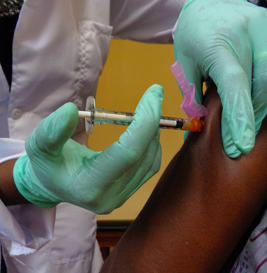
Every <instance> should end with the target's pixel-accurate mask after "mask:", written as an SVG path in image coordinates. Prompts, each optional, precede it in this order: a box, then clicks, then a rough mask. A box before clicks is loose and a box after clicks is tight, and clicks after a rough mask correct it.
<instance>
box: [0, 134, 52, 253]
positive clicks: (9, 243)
mask: <svg viewBox="0 0 267 273" xmlns="http://www.w3.org/2000/svg"><path fill="white" fill-rule="evenodd" d="M0 151H1V154H0V164H1V163H3V162H5V161H8V160H11V159H16V158H18V157H20V156H22V155H23V154H25V150H24V141H21V140H14V139H8V138H0ZM54 222H55V208H52V209H43V208H39V207H37V206H35V205H32V204H27V205H19V206H9V207H6V206H5V205H4V204H3V202H2V201H1V200H0V239H1V241H2V243H5V246H6V248H7V250H8V251H9V253H10V255H14V256H16V255H21V254H29V253H34V252H36V251H37V250H38V249H39V248H41V247H42V246H43V245H44V244H45V243H47V242H48V241H49V240H51V239H52V237H53V228H54Z"/></svg>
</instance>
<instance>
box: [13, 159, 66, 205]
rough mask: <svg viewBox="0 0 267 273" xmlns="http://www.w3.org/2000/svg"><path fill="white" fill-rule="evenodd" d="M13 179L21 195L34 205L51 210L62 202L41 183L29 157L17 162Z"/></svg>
mask: <svg viewBox="0 0 267 273" xmlns="http://www.w3.org/2000/svg"><path fill="white" fill-rule="evenodd" d="M13 178H14V182H15V185H16V187H17V189H18V191H19V192H20V194H21V195H22V196H23V197H24V198H25V199H27V200H28V201H29V202H30V203H32V204H34V205H36V206H38V207H41V208H46V209H49V208H52V207H55V206H57V205H58V204H59V203H60V202H61V200H59V199H58V198H57V197H56V196H55V195H53V194H52V193H51V192H50V191H48V190H47V189H45V188H44V187H43V186H42V185H41V184H40V183H39V181H38V178H37V177H36V175H35V173H34V171H33V170H32V168H31V165H30V161H29V158H28V156H27V155H24V156H22V157H20V158H19V159H18V160H17V161H16V163H15V166H14V169H13Z"/></svg>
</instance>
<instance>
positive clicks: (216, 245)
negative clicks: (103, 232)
mask: <svg viewBox="0 0 267 273" xmlns="http://www.w3.org/2000/svg"><path fill="white" fill-rule="evenodd" d="M204 105H205V106H206V107H207V109H208V111H209V114H208V116H207V117H206V118H205V127H204V131H203V132H202V133H191V134H190V135H189V136H188V138H187V139H186V141H185V143H184V145H183V147H182V149H181V150H180V151H179V152H178V153H177V155H176V156H175V157H174V158H173V160H172V161H171V162H170V164H169V166H168V167H167V169H166V170H165V172H164V174H163V176H162V177H161V179H160V181H159V182H158V184H157V186H156V188H155V190H154V191H153V193H152V195H151V197H150V198H149V200H148V202H147V203H146V205H145V207H144V208H143V210H142V211H141V213H140V214H139V216H138V217H137V219H136V220H135V221H134V223H133V224H132V225H131V226H130V228H129V229H128V230H127V232H126V233H125V235H124V236H123V238H122V239H121V240H120V242H119V243H118V245H117V246H116V247H115V249H114V250H113V251H112V252H111V254H110V256H109V257H108V259H107V260H106V262H105V264H104V266H103V268H102V270H101V273H106V272H116V273H117V272H120V273H122V272H127V273H131V272H138V273H141V272H144V273H149V272H153V273H154V272H160V273H162V272H163V273H164V272H168V273H170V272H175V273H177V272H179V273H211V272H212V273H215V272H220V270H221V268H222V267H223V265H224V264H225V262H226V261H227V259H228V258H229V257H230V255H231V253H232V252H233V250H234V249H235V247H236V246H237V245H238V243H239V241H240V240H241V237H242V236H243V235H244V234H245V232H246V230H247V229H248V228H249V226H250V225H251V223H252V222H253V220H254V219H255V217H256V215H257V214H258V212H259V211H260V209H261V207H262V206H263V204H264V203H265V201H266V193H267V169H266V168H265V166H266V165H267V152H266V151H267V120H266V119H265V120H264V122H263V125H262V128H261V130H260V132H259V134H258V135H257V138H256V144H255V147H254V148H253V149H252V151H251V152H250V153H249V154H248V155H241V157H240V158H238V159H235V160H233V159H230V158H228V157H227V156H226V154H225V152H224V150H223V146H222V141H221V133H220V120H221V118H220V117H221V103H220V99H219V96H218V94H217V92H216V88H215V86H214V85H213V86H212V87H211V88H209V89H208V91H207V95H206V97H205V100H204Z"/></svg>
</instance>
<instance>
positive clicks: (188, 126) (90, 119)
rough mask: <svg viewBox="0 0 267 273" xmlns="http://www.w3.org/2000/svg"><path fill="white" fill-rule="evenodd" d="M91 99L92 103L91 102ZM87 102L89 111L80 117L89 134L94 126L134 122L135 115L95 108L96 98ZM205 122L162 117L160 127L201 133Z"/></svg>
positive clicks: (83, 112) (197, 119)
mask: <svg viewBox="0 0 267 273" xmlns="http://www.w3.org/2000/svg"><path fill="white" fill-rule="evenodd" d="M90 99H91V101H90ZM88 100H89V101H87V107H86V109H88V110H87V111H79V117H81V118H85V120H86V123H85V124H86V131H87V133H88V134H91V133H92V132H93V126H94V124H105V123H108V124H114V125H126V126H128V125H130V123H131V122H132V121H133V120H134V116H135V114H134V113H130V112H121V111H110V110H105V109H101V108H95V107H94V98H92V97H89V98H88ZM203 125H204V122H203V121H202V120H200V119H199V118H197V117H196V118H195V117H194V118H187V119H183V118H173V117H165V116H161V117H160V123H159V127H160V128H163V129H176V130H190V131H192V132H201V131H202V128H203Z"/></svg>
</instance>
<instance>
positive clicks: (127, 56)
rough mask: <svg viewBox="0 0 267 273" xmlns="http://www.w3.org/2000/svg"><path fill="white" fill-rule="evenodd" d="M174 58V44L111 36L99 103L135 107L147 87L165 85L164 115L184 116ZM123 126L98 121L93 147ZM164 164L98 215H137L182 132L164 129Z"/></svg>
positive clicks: (108, 140) (110, 138)
mask: <svg viewBox="0 0 267 273" xmlns="http://www.w3.org/2000/svg"><path fill="white" fill-rule="evenodd" d="M173 62H174V54H173V46H172V45H151V44H149V45H148V44H142V43H137V42H129V41H122V40H112V42H111V48H110V52H109V56H108V60H107V63H106V65H105V68H104V70H103V74H102V75H101V77H100V82H99V87H98V91H97V96H96V107H101V108H105V109H108V110H118V111H128V112H132V111H134V110H135V108H136V106H137V104H138V102H139V100H140V98H141V97H142V95H143V93H144V92H145V91H146V89H147V88H148V87H149V86H150V85H152V84H154V83H157V84H160V85H162V86H163V87H164V101H163V105H162V115H165V116H176V117H185V114H184V113H183V111H182V110H181V109H180V104H181V102H182V96H181V94H180V91H179V89H178V86H177V83H176V81H175V78H174V76H173V75H172V73H171V70H170V66H171V65H172V64H173ZM125 129H126V128H125V127H124V126H115V125H102V126H101V125H96V126H95V129H94V133H93V135H91V136H90V137H89V145H90V148H91V149H92V150H94V151H101V150H103V149H105V148H107V147H108V146H109V145H111V144H112V143H113V142H115V141H117V140H118V139H119V136H120V135H121V134H122V133H123V132H124V130H125ZM160 141H161V145H162V164H161V170H160V172H159V173H158V174H156V175H155V176H154V177H152V178H151V179H150V180H149V181H148V182H147V183H146V184H145V185H144V186H142V187H141V189H139V190H138V191H137V192H136V193H135V194H134V195H133V196H132V197H131V198H130V199H129V200H128V201H127V202H126V203H125V204H124V205H123V206H122V207H121V208H119V209H116V210H115V211H114V212H112V213H111V214H109V215H101V216H98V219H102V220H103V219H106V220H107V219H108V220H109V219H116V220H121V219H123V220H126V219H127V220H128V219H130V220H131V219H134V218H136V216H137V215H138V213H139V212H140V210H141V209H142V207H143V206H144V204H145V203H146V201H147V199H148V197H149V196H150V194H151V192H152V190H153V188H154V187H155V185H156V183H157V181H158V180H159V178H160V176H161V174H162V172H163V171H164V169H165V168H166V166H167V165H168V163H169V162H170V160H171V159H172V157H173V156H174V155H175V153H176V152H177V151H178V150H179V149H180V147H181V145H182V143H183V132H182V131H174V130H161V139H160Z"/></svg>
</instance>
